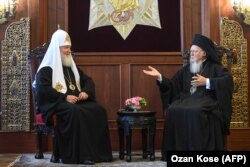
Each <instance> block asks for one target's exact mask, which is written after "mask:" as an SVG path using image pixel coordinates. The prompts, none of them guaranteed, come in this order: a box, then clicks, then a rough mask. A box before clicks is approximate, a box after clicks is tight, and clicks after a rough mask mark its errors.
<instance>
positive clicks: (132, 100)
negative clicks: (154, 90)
mask: <svg viewBox="0 0 250 167" xmlns="http://www.w3.org/2000/svg"><path fill="white" fill-rule="evenodd" d="M131 105H134V106H139V105H140V106H142V105H144V106H146V105H147V102H146V100H145V99H144V98H142V97H139V96H136V97H132V98H129V99H127V100H125V106H131Z"/></svg>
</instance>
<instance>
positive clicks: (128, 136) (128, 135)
mask: <svg viewBox="0 0 250 167" xmlns="http://www.w3.org/2000/svg"><path fill="white" fill-rule="evenodd" d="M131 138H132V130H131V129H130V128H129V130H128V133H127V134H126V147H127V158H126V161H127V162H131Z"/></svg>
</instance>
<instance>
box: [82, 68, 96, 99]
mask: <svg viewBox="0 0 250 167" xmlns="http://www.w3.org/2000/svg"><path fill="white" fill-rule="evenodd" d="M77 69H78V72H79V75H80V84H81V89H82V90H81V91H82V92H86V93H87V94H88V96H89V99H90V100H93V101H95V99H96V97H95V84H94V82H93V80H92V78H91V77H89V76H88V75H86V74H85V73H84V72H83V71H82V70H81V69H80V68H77Z"/></svg>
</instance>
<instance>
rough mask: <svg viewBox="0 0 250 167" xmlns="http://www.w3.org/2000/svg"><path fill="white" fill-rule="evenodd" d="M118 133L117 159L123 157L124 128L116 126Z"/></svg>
mask: <svg viewBox="0 0 250 167" xmlns="http://www.w3.org/2000/svg"><path fill="white" fill-rule="evenodd" d="M118 133H119V147H120V149H119V150H120V151H119V159H124V129H123V128H118Z"/></svg>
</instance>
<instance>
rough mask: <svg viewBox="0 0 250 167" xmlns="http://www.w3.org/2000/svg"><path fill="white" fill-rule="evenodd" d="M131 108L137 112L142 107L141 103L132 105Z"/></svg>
mask: <svg viewBox="0 0 250 167" xmlns="http://www.w3.org/2000/svg"><path fill="white" fill-rule="evenodd" d="M131 108H132V109H133V112H137V110H140V109H141V106H140V105H131Z"/></svg>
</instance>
